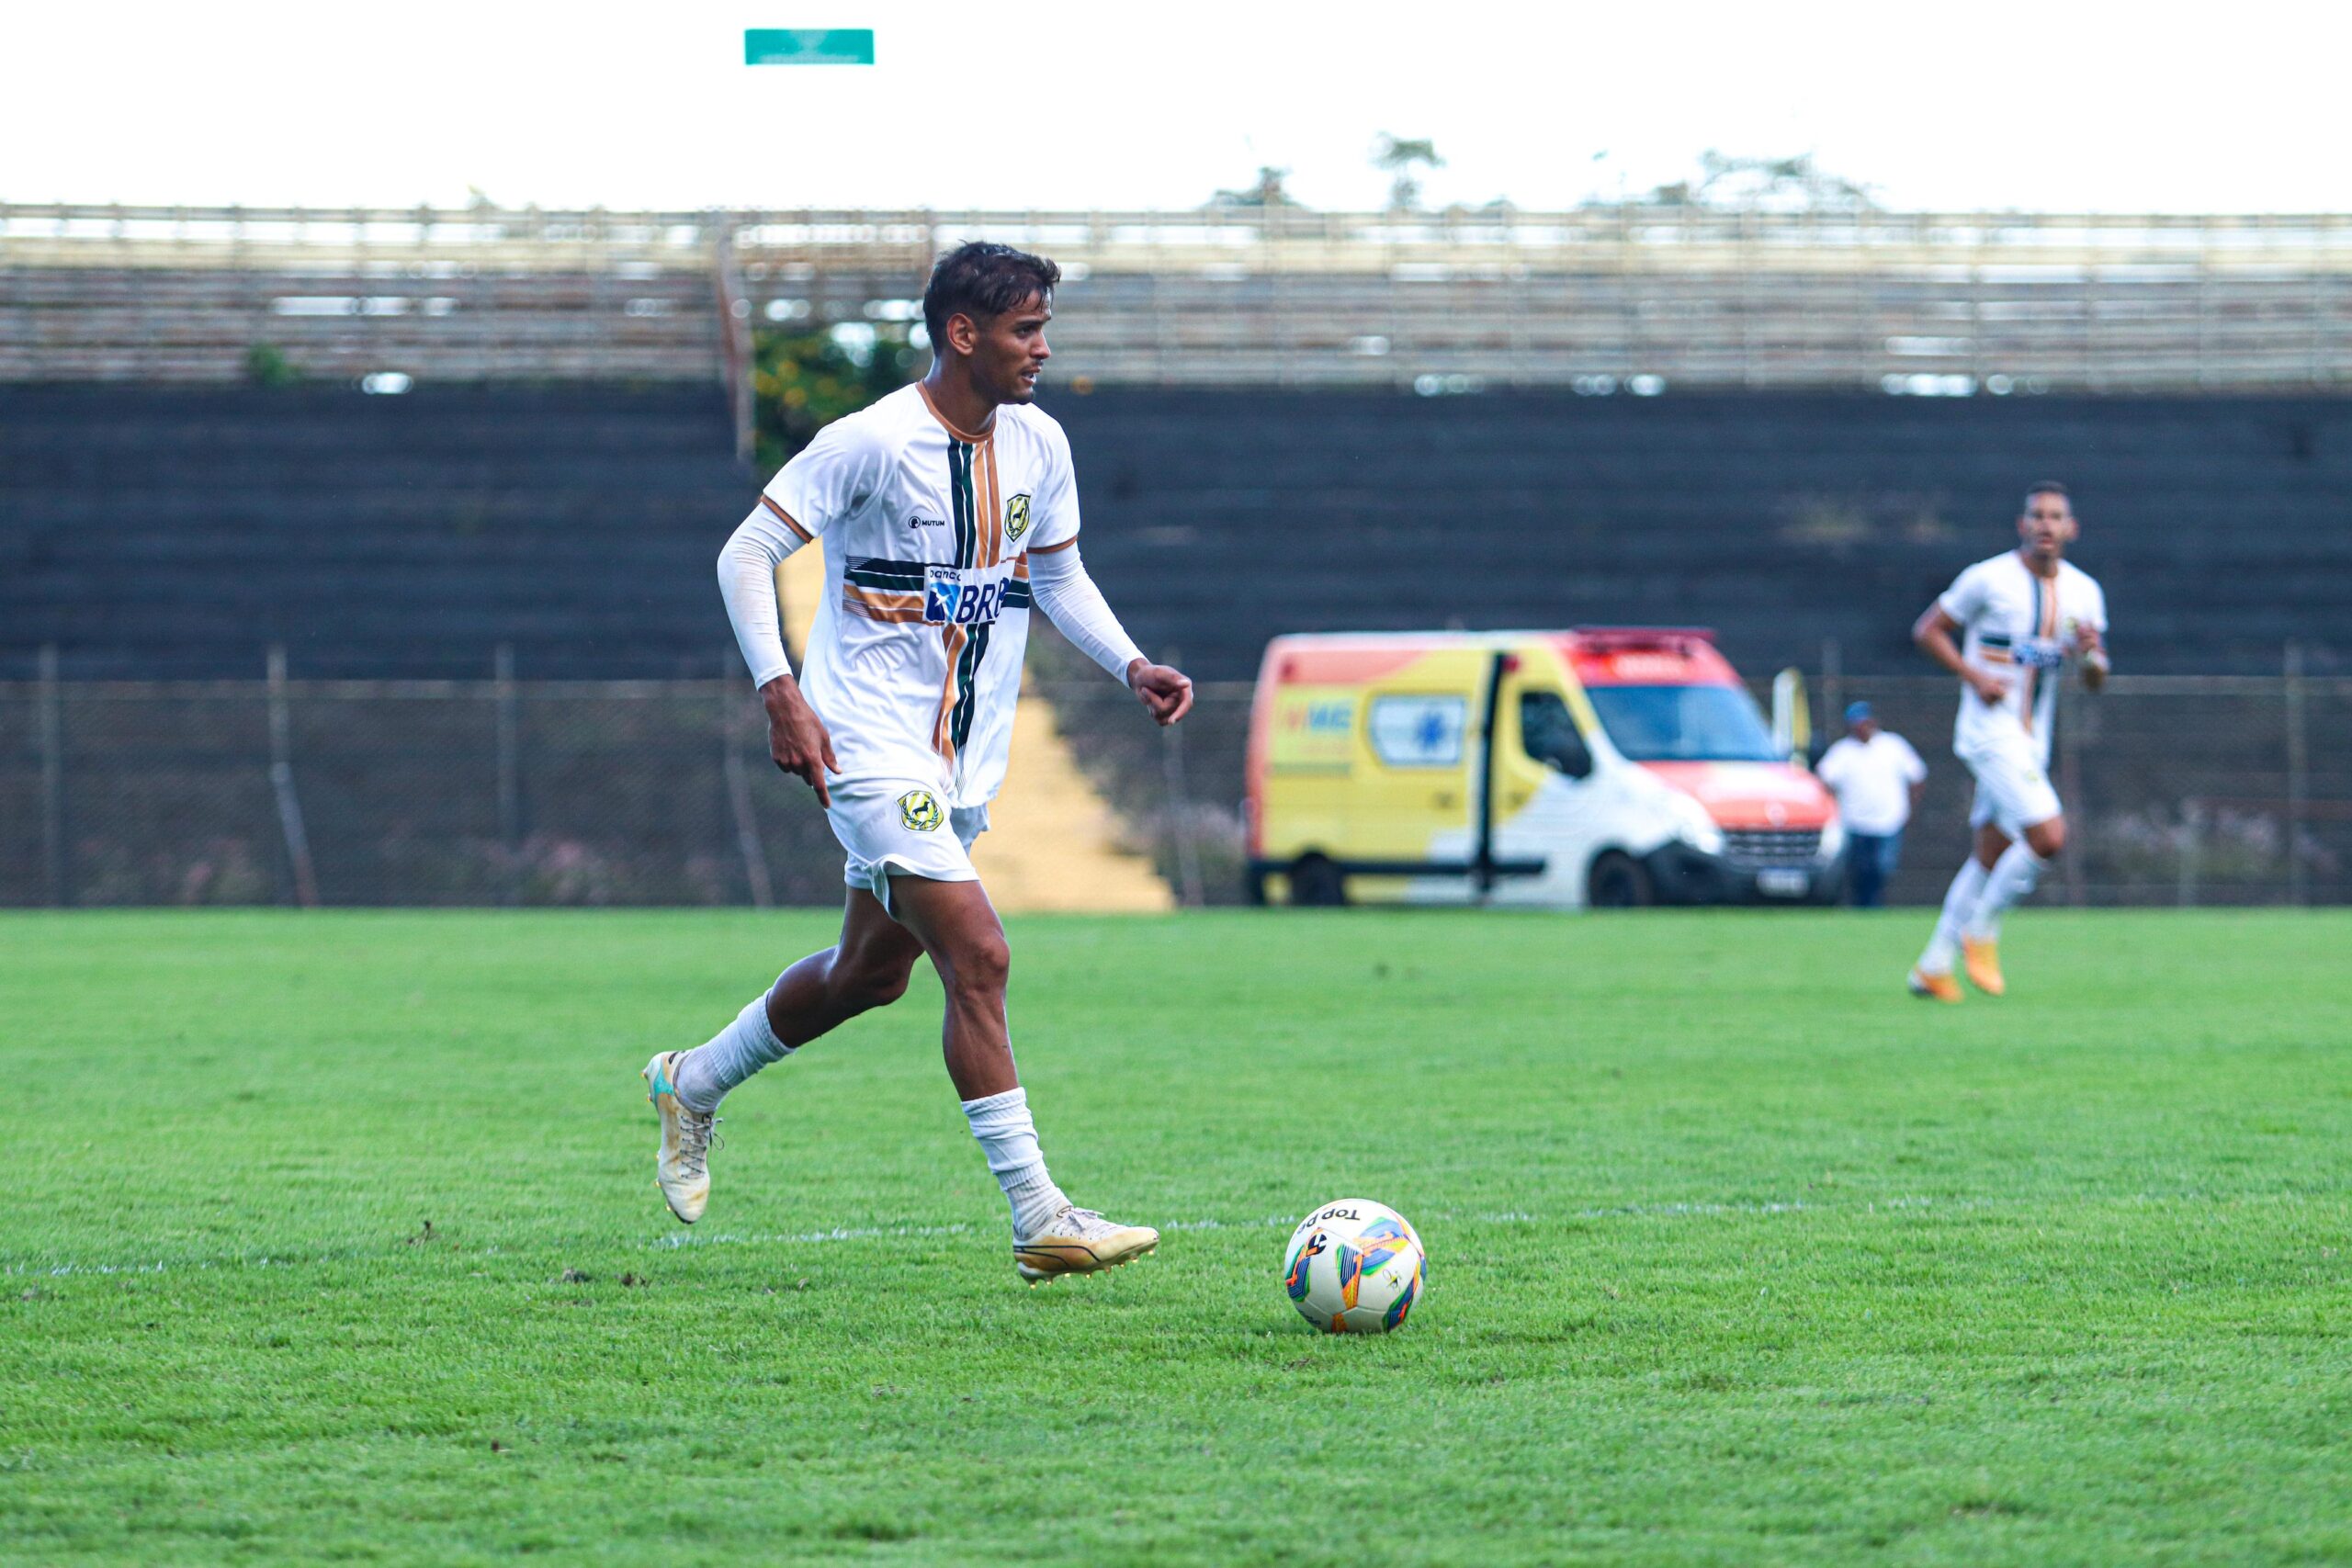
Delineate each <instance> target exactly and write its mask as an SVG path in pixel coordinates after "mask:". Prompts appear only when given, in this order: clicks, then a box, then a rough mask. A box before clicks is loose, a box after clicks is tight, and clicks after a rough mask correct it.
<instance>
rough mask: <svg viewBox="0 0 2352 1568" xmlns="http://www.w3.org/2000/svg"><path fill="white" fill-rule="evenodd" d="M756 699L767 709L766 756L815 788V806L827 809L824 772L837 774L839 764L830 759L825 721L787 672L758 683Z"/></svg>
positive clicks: (829, 799)
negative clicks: (763, 682) (760, 684)
mask: <svg viewBox="0 0 2352 1568" xmlns="http://www.w3.org/2000/svg"><path fill="white" fill-rule="evenodd" d="M760 701H761V702H762V703H763V704H764V705H766V707H767V710H768V755H769V756H771V757H774V758H775V765H776V766H777V767H779V768H782V769H783V770H784V771H785V772H786V773H790V774H791V775H792V776H793V777H795V778H797V779H800V780H803V781H805V782H806V783H807V784H809V787H810V788H811V789H813V790H815V791H816V792H817V804H818V805H820V806H821V807H825V809H827V810H828V811H830V810H831V809H832V806H833V796H832V792H831V790H828V789H827V788H826V787H825V775H826V774H827V773H839V772H840V771H841V764H840V763H838V762H836V761H833V738H832V737H831V736H830V735H828V734H826V733H825V721H824V720H823V719H821V718H819V717H818V716H817V710H816V709H815V708H812V707H810V706H809V699H808V698H807V697H804V696H802V695H801V694H800V685H799V682H797V681H795V680H793V678H792V677H791V676H789V675H779V676H777V677H776V678H775V680H773V681H770V682H768V683H767V684H766V685H764V686H762V687H761V688H760Z"/></svg>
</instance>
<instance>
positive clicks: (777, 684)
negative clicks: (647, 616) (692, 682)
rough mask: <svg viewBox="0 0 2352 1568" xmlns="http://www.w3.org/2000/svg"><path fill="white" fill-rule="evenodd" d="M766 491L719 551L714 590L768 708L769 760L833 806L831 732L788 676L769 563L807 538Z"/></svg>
mask: <svg viewBox="0 0 2352 1568" xmlns="http://www.w3.org/2000/svg"><path fill="white" fill-rule="evenodd" d="M812 537H813V536H812V535H811V534H810V533H809V531H808V530H807V529H806V528H803V527H802V526H801V525H800V524H799V523H798V522H797V521H796V520H795V519H794V518H793V516H792V514H791V513H788V512H786V510H785V509H784V507H783V506H782V505H781V504H780V503H779V502H777V501H775V498H774V497H772V496H767V495H763V496H761V497H760V503H759V504H758V505H757V506H755V507H753V508H752V514H751V515H750V516H749V517H746V518H744V519H743V521H742V523H741V525H738V526H737V528H736V530H735V532H734V533H733V534H732V535H730V536H729V538H728V540H727V545H726V547H725V548H723V549H721V550H720V551H719V552H718V592H719V597H721V598H722V599H724V600H725V601H726V602H727V618H728V620H729V622H731V623H732V624H733V625H734V627H735V642H736V645H737V646H738V647H739V648H741V649H742V650H743V662H744V663H745V664H746V665H748V666H750V668H751V671H752V684H753V685H754V686H756V687H758V688H759V692H760V702H761V704H762V705H763V706H765V707H766V709H767V713H768V754H769V755H770V756H771V757H774V758H775V765H776V766H777V767H779V768H781V769H783V770H784V771H785V772H786V773H791V774H793V775H794V776H795V777H797V778H800V779H804V780H806V781H807V782H808V783H809V785H810V786H811V787H812V788H814V789H815V790H816V792H817V803H818V804H819V805H820V806H828V807H830V806H831V805H832V796H831V792H830V791H828V790H827V789H826V787H825V773H826V770H827V769H830V768H832V767H833V766H834V762H833V743H832V739H831V737H830V736H828V735H827V734H826V733H825V723H824V720H822V719H820V718H819V717H818V716H817V710H816V709H814V708H812V707H810V706H809V699H808V698H807V697H806V696H804V695H802V694H801V691H800V683H799V682H797V681H796V680H794V679H793V678H792V660H791V659H790V657H789V656H788V655H786V652H785V650H784V615H783V609H782V606H781V605H780V604H778V603H777V601H776V594H775V569H776V568H777V567H778V566H779V565H781V564H783V561H784V558H786V556H788V555H790V554H792V552H793V551H795V550H797V549H798V548H799V547H801V546H803V545H805V544H808V543H809V541H810V539H811V538H812Z"/></svg>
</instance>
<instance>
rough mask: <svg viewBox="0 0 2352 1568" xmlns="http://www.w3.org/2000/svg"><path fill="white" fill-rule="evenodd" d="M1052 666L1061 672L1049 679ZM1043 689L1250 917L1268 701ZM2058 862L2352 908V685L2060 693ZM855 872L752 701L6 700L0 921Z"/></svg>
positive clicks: (811, 884)
mask: <svg viewBox="0 0 2352 1568" xmlns="http://www.w3.org/2000/svg"><path fill="white" fill-rule="evenodd" d="M1058 651H1060V652H1066V651H1067V650H1058ZM1039 652H1040V654H1041V655H1042V656H1043V657H1041V660H1040V663H1039V667H1038V668H1037V669H1036V670H1035V671H1033V673H1034V674H1036V675H1039V676H1042V677H1044V679H1043V680H1042V681H1041V682H1040V683H1039V686H1038V689H1039V690H1040V691H1041V692H1042V693H1043V694H1045V695H1046V696H1047V697H1048V698H1050V699H1051V700H1052V702H1053V704H1054V708H1055V712H1056V715H1057V721H1058V722H1059V724H1060V726H1061V728H1062V729H1063V731H1064V732H1065V733H1066V734H1067V735H1068V736H1069V738H1070V739H1071V740H1072V742H1073V745H1074V748H1075V750H1076V751H1077V754H1078V756H1079V758H1080V761H1081V764H1082V765H1083V766H1084V767H1085V768H1086V769H1087V771H1088V772H1089V773H1090V774H1091V775H1092V776H1093V778H1094V780H1095V782H1096V783H1097V784H1098V785H1099V786H1101V787H1102V788H1103V792H1104V794H1105V795H1106V796H1107V797H1108V798H1109V799H1110V801H1111V802H1112V804H1113V805H1114V806H1115V807H1117V808H1118V809H1119V811H1120V813H1121V815H1122V817H1123V818H1124V820H1125V823H1126V825H1127V830H1128V832H1129V833H1130V835H1131V839H1132V844H1133V847H1135V848H1136V849H1139V850H1142V851H1144V852H1148V853H1149V854H1150V855H1151V856H1152V858H1153V861H1154V863H1155V864H1156V865H1157V866H1158V868H1159V871H1160V873H1161V874H1163V875H1165V876H1166V877H1167V878H1168V879H1169V881H1170V886H1173V887H1174V888H1175V889H1176V890H1177V892H1178V894H1179V896H1180V897H1182V898H1183V899H1184V900H1185V901H1186V902H1198V903H1223V902H1231V901H1235V900H1238V898H1239V897H1241V886H1242V878H1241V869H1242V863H1243V858H1244V857H1243V836H1242V830H1241V816H1240V809H1239V806H1240V797H1241V795H1242V788H1243V785H1242V757H1243V752H1244V750H1245V746H1246V739H1247V731H1248V721H1249V703H1250V690H1249V687H1248V686H1247V685H1246V684H1245V683H1238V682H1235V683H1221V684H1215V685H1208V686H1204V688H1203V689H1202V690H1201V692H1200V701H1199V704H1198V706H1197V708H1196V710H1195V712H1194V715H1193V717H1192V718H1191V719H1189V720H1188V721H1187V722H1186V723H1185V724H1184V725H1182V726H1181V727H1179V728H1176V729H1174V730H1170V731H1161V730H1158V729H1155V728H1152V727H1151V726H1150V725H1149V724H1148V722H1147V721H1146V720H1145V719H1144V717H1143V716H1142V715H1141V713H1140V712H1138V711H1137V709H1136V705H1135V702H1134V699H1133V698H1132V697H1130V696H1128V695H1127V694H1125V692H1124V691H1122V690H1121V689H1120V688H1119V687H1118V686H1116V685H1115V684H1114V683H1113V682H1108V681H1105V680H1103V679H1101V678H1100V677H1099V676H1092V675H1091V672H1089V673H1088V675H1087V677H1086V678H1080V675H1079V672H1078V671H1070V670H1067V669H1063V668H1061V667H1060V665H1059V663H1058V661H1057V659H1056V658H1055V657H1054V653H1053V652H1052V651H1049V650H1048V649H1039ZM1814 695H1815V708H1816V711H1817V712H1819V713H1829V712H1834V711H1835V710H1836V708H1837V707H1838V705H1840V704H1842V703H1843V702H1844V701H1846V700H1848V699H1850V698H1853V697H1858V696H1860V697H1868V698H1869V699H1871V702H1872V703H1873V704H1875V705H1876V706H1877V709H1878V713H1879V716H1880V718H1881V720H1882V721H1883V723H1884V724H1885V726H1886V727H1887V728H1890V729H1893V730H1894V731H1896V732H1897V733H1900V734H1904V735H1905V736H1907V737H1908V738H1909V739H1911V740H1912V742H1913V743H1914V744H1915V745H1917V747H1918V749H1919V750H1920V752H1921V753H1922V754H1923V755H1924V756H1925V757H1926V758H1927V759H1928V763H1929V766H1930V768H1931V769H1932V773H1931V776H1930V778H1929V780H1928V794H1927V798H1926V800H1925V802H1924V803H1923V805H1922V807H1921V808H1920V811H1919V814H1918V816H1917V818H1915V819H1914V821H1913V825H1912V829H1911V831H1910V834H1909V837H1908V841H1907V845H1906V853H1905V864H1904V866H1903V869H1902V871H1901V873H1900V874H1898V876H1897V878H1896V880H1895V882H1894V885H1893V886H1892V888H1891V889H1890V892H1891V894H1892V895H1893V896H1894V897H1896V898H1898V899H1904V900H1911V901H1917V902H1928V901H1931V900H1933V899H1935V898H1937V897H1940V895H1941V893H1942V889H1943V886H1944V883H1945V881H1946V880H1947V879H1948V878H1949V876H1950V874H1951V868H1952V866H1953V865H1955V864H1956V863H1958V861H1959V858H1960V856H1961V854H1962V852H1963V846H1964V844H1965V842H1966V837H1967V835H1966V831H1965V827H1964V823H1965V819H1966V815H1967V803H1968V795H1967V790H1968V780H1967V777H1966V774H1965V773H1964V771H1963V770H1962V768H1961V767H1960V765H1959V764H1958V763H1957V762H1956V761H1953V760H1952V758H1951V753H1950V750H1949V743H1948V737H1949V735H1950V730H1951V714H1952V706H1953V702H1954V695H1953V688H1952V685H1951V682H1946V681H1942V680H1938V679H1928V678H1919V677H1903V678H1898V679H1882V680H1860V679H1854V678H1850V677H1849V678H1846V679H1844V680H1842V681H1840V680H1838V679H1835V678H1833V679H1831V680H1830V681H1828V682H1818V681H1816V682H1815V687H1814ZM2065 701H2066V704H2067V711H2066V712H2065V714H2064V717H2063V719H2062V722H2061V724H2060V727H2059V750H2058V755H2057V758H2056V760H2055V764H2056V765H2055V769H2054V772H2055V774H2056V779H2057V783H2058V784H2059V788H2060V793H2061V794H2062V795H2063V796H2064V799H2065V801H2066V804H2067V812H2068V818H2069V822H2070V826H2071V828H2072V830H2073V840H2072V848H2070V850H2069V852H2068V853H2067V855H2066V856H2065V857H2064V860H2063V861H2062V862H2061V864H2062V867H2063V870H2062V871H2061V872H2060V873H2059V874H2057V875H2055V876H2053V877H2052V879H2051V883H2050V886H2048V887H2047V888H2046V890H2045V892H2044V894H2043V897H2044V898H2045V899H2057V900H2071V901H2075V902H2080V903H2086V904H2162V903H2183V904H2204V903H2269V902H2312V903H2342V902H2347V901H2352V680H2347V679H2345V678H2342V677H2329V678H2325V679H2319V678H2308V679H2307V678H2294V677H2279V678H2268V679H2254V678H2234V677H2233V678H2226V679H2224V678H2177V677H2163V676H2155V677H2143V678H2131V677H2119V678H2118V679H2117V680H2116V681H2115V682H2112V683H2111V685H2110V687H2109V691H2108V692H2107V693H2106V694H2103V695H2101V696H2098V697H2095V698H2094V697H2087V696H2085V695H2083V694H2080V693H2077V692H2073V691H2069V692H2068V693H2067V694H2066V698H2065ZM840 886H841V883H840V851H839V850H838V848H837V847H836V846H835V844H834V843H833V840H832V838H831V834H830V833H829V832H828V831H827V829H826V828H825V825H824V822H823V820H822V819H821V818H820V814H819V813H818V811H817V810H816V808H815V806H814V803H813V800H812V799H811V797H810V796H809V793H808V791H807V790H806V789H805V788H804V787H803V786H802V785H800V784H798V783H797V781H791V780H786V779H785V778H783V777H782V776H781V775H779V774H778V773H776V771H775V768H774V767H773V766H772V765H771V764H770V763H769V762H768V761H767V758H766V747H765V740H764V732H763V728H762V722H761V716H760V712H759V708H758V705H757V704H756V702H755V701H754V700H753V699H752V696H751V694H749V692H748V691H747V690H746V689H745V687H744V685H743V683H742V682H740V681H701V682H538V681H515V680H511V679H492V680H485V681H478V682H450V681H431V682H329V681H288V680H285V679H283V678H282V677H281V678H277V679H274V680H270V681H253V682H59V681H55V680H37V681H30V682H0V905H18V906H25V905H50V904H55V905H84V906H86V905H129V904H164V905H172V904H269V903H286V904H293V903H303V902H318V903H323V904H353V905H391V904H411V905H435V904H440V905H473V904H768V903H778V904H797V903H820V904H830V903H832V902H834V901H835V900H837V899H838V898H839V897H840Z"/></svg>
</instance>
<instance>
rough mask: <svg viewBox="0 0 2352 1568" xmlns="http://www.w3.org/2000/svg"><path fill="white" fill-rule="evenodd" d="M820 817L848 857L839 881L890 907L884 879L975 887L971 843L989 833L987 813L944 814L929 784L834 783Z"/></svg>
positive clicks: (979, 810)
mask: <svg viewBox="0 0 2352 1568" xmlns="http://www.w3.org/2000/svg"><path fill="white" fill-rule="evenodd" d="M831 794H832V797H833V804H832V807H831V809H830V810H828V811H827V812H826V813H825V820H826V821H827V822H829V823H831V825H832V829H833V837H834V838H836V839H839V840H841V841H842V849H844V850H847V851H848V852H849V860H848V862H847V863H846V864H844V865H843V866H842V881H843V882H845V883H847V884H849V886H852V887H863V888H865V890H866V891H867V892H869V893H871V894H873V895H874V896H875V897H876V898H879V899H881V900H882V908H885V909H888V908H890V874H891V873H892V872H894V871H895V872H899V873H900V874H904V875H908V876H922V877H928V878H930V879H931V880H932V881H933V882H977V881H978V880H979V875H980V874H979V873H978V871H975V870H974V869H973V868H972V854H971V850H972V840H975V839H977V838H978V837H979V836H980V835H981V834H982V833H985V832H987V831H988V830H989V808H988V807H985V806H968V807H960V808H957V809H953V810H951V809H949V808H948V807H947V806H946V805H945V804H944V802H943V801H941V800H940V798H939V794H938V792H937V791H936V790H934V789H933V788H932V787H931V786H930V785H929V784H914V783H910V782H909V781H908V780H905V779H858V780H855V781H854V782H847V783H842V784H834V785H833V786H832V788H831Z"/></svg>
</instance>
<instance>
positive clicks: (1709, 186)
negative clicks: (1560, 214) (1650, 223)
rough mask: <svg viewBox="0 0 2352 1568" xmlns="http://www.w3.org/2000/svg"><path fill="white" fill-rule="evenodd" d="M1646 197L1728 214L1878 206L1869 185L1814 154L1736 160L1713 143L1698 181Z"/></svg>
mask: <svg viewBox="0 0 2352 1568" xmlns="http://www.w3.org/2000/svg"><path fill="white" fill-rule="evenodd" d="M1645 199H1646V200H1647V201H1649V202H1650V203H1651V204H1652V205H1654V206H1658V207H1705V208H1712V209H1715V210H1717V211H1725V212H1868V211H1871V210H1872V209H1874V208H1876V207H1877V205H1878V204H1877V203H1876V202H1875V201H1873V200H1871V192H1870V187H1869V186H1865V185H1861V184H1859V183H1857V182H1855V181H1853V180H1849V179H1847V178H1846V177H1844V176H1843V175H1833V174H1831V173H1829V172H1828V171H1827V170H1826V169H1824V168H1822V167H1821V166H1820V165H1819V164H1815V162H1814V161H1813V154H1812V153H1810V152H1804V153H1799V154H1798V155H1797V156H1795V157H1793V158H1736V157H1733V156H1731V155H1730V154H1729V153H1725V152H1716V151H1715V150H1714V149H1713V148H1712V147H1710V148H1709V149H1707V151H1705V152H1702V153H1700V154H1699V177H1698V179H1696V180H1695V181H1694V180H1676V181H1675V182H1673V183H1672V184H1671V185H1662V186H1658V187H1657V189H1656V190H1653V191H1651V192H1650V194H1649V195H1648V197H1646V198H1645Z"/></svg>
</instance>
